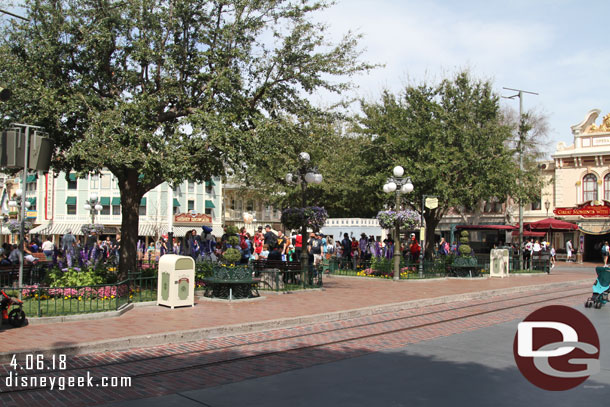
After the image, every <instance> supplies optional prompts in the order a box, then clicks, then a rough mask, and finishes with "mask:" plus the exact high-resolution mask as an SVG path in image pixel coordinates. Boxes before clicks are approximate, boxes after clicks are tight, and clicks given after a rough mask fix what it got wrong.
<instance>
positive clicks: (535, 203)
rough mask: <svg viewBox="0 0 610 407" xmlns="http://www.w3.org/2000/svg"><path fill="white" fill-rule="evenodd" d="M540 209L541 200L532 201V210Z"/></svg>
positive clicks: (539, 198)
mask: <svg viewBox="0 0 610 407" xmlns="http://www.w3.org/2000/svg"><path fill="white" fill-rule="evenodd" d="M541 209H542V198H541V197H538V198H536V199H535V200H533V201H532V210H533V211H539V210H541Z"/></svg>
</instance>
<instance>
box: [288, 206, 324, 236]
mask: <svg viewBox="0 0 610 407" xmlns="http://www.w3.org/2000/svg"><path fill="white" fill-rule="evenodd" d="M326 218H328V213H327V212H326V209H324V208H321V207H319V206H308V207H306V208H287V209H284V210H283V211H282V217H281V219H280V220H281V222H282V224H283V225H284V226H286V228H288V229H300V228H301V227H302V226H303V225H306V226H307V227H310V228H312V229H313V230H320V228H322V227H323V226H324V224H325V223H326Z"/></svg>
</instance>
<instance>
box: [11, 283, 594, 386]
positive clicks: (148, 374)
mask: <svg viewBox="0 0 610 407" xmlns="http://www.w3.org/2000/svg"><path fill="white" fill-rule="evenodd" d="M576 290H577V289H570V290H559V291H554V292H549V293H544V294H542V295H546V294H549V295H550V294H558V293H562V292H570V291H576ZM580 290H581V292H579V293H575V294H571V295H564V296H562V297H561V298H562V299H565V298H572V297H578V296H581V295H583V294H584V293H587V292H588V291H585V292H584V293H583V292H582V289H580ZM540 295H541V294H540V293H537V294H533V295H527V296H521V297H515V298H510V299H506V300H498V301H490V302H485V303H480V304H471V305H467V306H463V307H456V308H450V309H447V310H446V311H458V310H462V309H466V308H472V307H476V306H484V305H489V304H494V303H500V302H504V301H514V300H518V299H523V298H529V297H534V296H540ZM556 299H557V298H556V297H555V298H548V299H542V300H539V301H533V302H528V303H524V304H517V305H511V306H504V307H500V308H494V309H491V310H485V311H481V312H475V313H471V314H468V315H462V316H456V317H452V318H448V319H443V320H439V321H432V322H426V323H422V324H418V325H413V326H408V327H403V328H397V329H390V330H385V331H383V332H377V333H371V334H364V335H359V336H357V337H349V338H342V339H336V340H331V341H324V342H322V343H316V344H310V345H308V344H296V346H295V347H293V348H291V349H282V350H271V351H263V352H260V353H256V354H252V355H244V356H237V357H234V358H229V359H223V360H217V361H208V362H205V363H198V364H193V365H189V366H181V367H178V368H171V369H161V370H157V369H155V371H152V372H143V373H136V374H133V375H131V376H129V377H131V379H132V380H134V379H140V378H146V377H151V376H158V375H168V374H173V373H177V372H184V371H188V370H196V369H202V368H205V367H213V366H219V365H223V364H227V365H228V364H232V363H236V362H241V361H247V360H254V359H259V358H266V357H270V356H274V355H280V354H287V353H295V352H301V351H304V350H309V349H315V348H322V347H326V346H331V345H337V344H342V343H348V342H352V341H358V340H362V339H368V338H374V337H380V336H384V335H392V334H395V333H399V332H404V331H410V330H416V329H420V328H425V327H428V326H433V325H439V324H446V323H450V322H454V321H459V320H464V319H467V318H472V317H476V316H481V315H487V314H492V313H496V312H502V311H506V310H508V309H515V308H522V307H527V306H531V305H535V304H540V303H545V302H549V301H553V300H556ZM436 313H438V311H437V312H431V313H424V314H418V315H409V316H405V317H401V318H393V319H389V320H385V321H377V322H372V323H370V324H360V325H355V326H351V327H341V328H337V329H331V330H328V331H320V332H316V333H311V332H310V333H307V334H300V335H293V336H290V337H283V338H277V339H269V340H266V341H258V342H252V343H244V344H239V345H231V346H226V347H218V348H211V349H205V350H196V351H189V352H183V353H178V354H172V355H162V356H159V357H150V358H144V359H139V360H129V361H119V362H114V363H107V364H104V365H96V366H87V367H75V368H72V369H66V370H61V371H59V370H55V371H37V372H33V373H29V374H27V376H28V377H30V376H35V375H37V374H41V373H45V374H48V373H61V374H64V373H65V372H67V371H75V370H83V369H88V368H92V369H97V368H102V367H108V366H118V365H123V364H128V363H138V362H144V361H148V360H151V359H155V360H158V359H162V358H166V357H170V356H177V355H184V354H196V353H208V352H211V351H218V350H220V351H222V350H227V349H230V348H239V347H244V346H251V345H256V344H261V343H269V342H277V341H282V340H290V339H295V338H299V337H305V336H312V335H323V334H326V333H331V332H336V331H341V330H346V329H357V328H362V327H364V326H369V325H377V324H381V323H388V322H396V321H399V320H405V319H410V318H414V317H423V316H426V315H430V314H436ZM4 377H6V376H4ZM100 382H101V379H99V380H93V383H100ZM46 388H48V386H46V387H41V386H38V387H27V388H18V389H9V390H3V391H0V394H8V393H19V392H30V391H37V390H44V389H46Z"/></svg>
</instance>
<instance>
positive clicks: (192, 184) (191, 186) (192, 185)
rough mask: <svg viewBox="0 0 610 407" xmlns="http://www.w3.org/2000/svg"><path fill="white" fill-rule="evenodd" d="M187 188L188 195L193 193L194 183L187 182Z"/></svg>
mask: <svg viewBox="0 0 610 407" xmlns="http://www.w3.org/2000/svg"><path fill="white" fill-rule="evenodd" d="M188 188H189V192H190V193H193V192H195V183H194V182H192V181H189V182H188Z"/></svg>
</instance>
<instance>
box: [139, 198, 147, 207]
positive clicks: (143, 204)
mask: <svg viewBox="0 0 610 407" xmlns="http://www.w3.org/2000/svg"><path fill="white" fill-rule="evenodd" d="M140 206H146V198H142V199H140Z"/></svg>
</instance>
